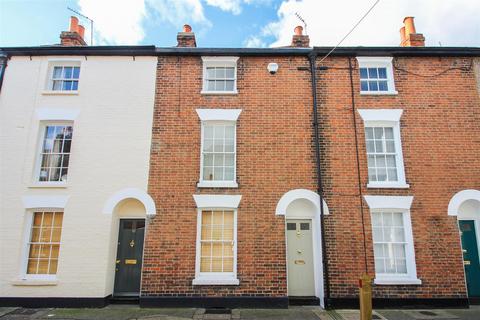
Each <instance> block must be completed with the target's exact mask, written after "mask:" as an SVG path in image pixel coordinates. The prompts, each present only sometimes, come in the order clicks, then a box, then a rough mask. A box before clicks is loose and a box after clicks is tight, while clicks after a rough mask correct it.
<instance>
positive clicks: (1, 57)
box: [0, 50, 8, 91]
mask: <svg viewBox="0 0 480 320" xmlns="http://www.w3.org/2000/svg"><path fill="white" fill-rule="evenodd" d="M7 59H8V57H7V55H6V54H5V53H4V52H2V50H0V91H1V90H2V83H3V75H4V74H5V69H6V68H7Z"/></svg>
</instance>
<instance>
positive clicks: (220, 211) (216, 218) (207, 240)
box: [193, 195, 241, 285]
mask: <svg viewBox="0 0 480 320" xmlns="http://www.w3.org/2000/svg"><path fill="white" fill-rule="evenodd" d="M193 197H194V200H195V202H196V204H197V208H198V216H197V256H196V267H195V279H194V280H193V284H194V285H237V284H239V281H238V279H237V267H236V266H237V208H238V205H239V203H240V200H241V196H239V195H194V196H193Z"/></svg>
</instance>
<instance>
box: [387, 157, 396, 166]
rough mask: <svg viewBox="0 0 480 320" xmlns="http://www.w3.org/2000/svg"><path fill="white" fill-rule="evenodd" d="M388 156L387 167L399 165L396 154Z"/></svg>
mask: <svg viewBox="0 0 480 320" xmlns="http://www.w3.org/2000/svg"><path fill="white" fill-rule="evenodd" d="M386 157H387V167H389V168H395V167H396V166H397V164H396V162H395V156H386Z"/></svg>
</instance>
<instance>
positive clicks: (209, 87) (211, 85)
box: [207, 80, 215, 91]
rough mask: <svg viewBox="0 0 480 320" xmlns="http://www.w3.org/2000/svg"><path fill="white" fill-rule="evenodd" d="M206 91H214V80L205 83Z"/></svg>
mask: <svg viewBox="0 0 480 320" xmlns="http://www.w3.org/2000/svg"><path fill="white" fill-rule="evenodd" d="M207 91H215V80H208V81H207Z"/></svg>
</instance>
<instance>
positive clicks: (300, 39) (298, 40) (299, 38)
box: [291, 26, 310, 48]
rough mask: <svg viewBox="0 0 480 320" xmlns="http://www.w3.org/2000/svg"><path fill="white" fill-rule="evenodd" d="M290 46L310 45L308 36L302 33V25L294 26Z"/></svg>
mask: <svg viewBox="0 0 480 320" xmlns="http://www.w3.org/2000/svg"><path fill="white" fill-rule="evenodd" d="M291 47H295V48H308V47H310V38H309V37H308V36H307V35H304V34H303V27H302V26H296V27H295V30H294V34H293V38H292V44H291Z"/></svg>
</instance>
